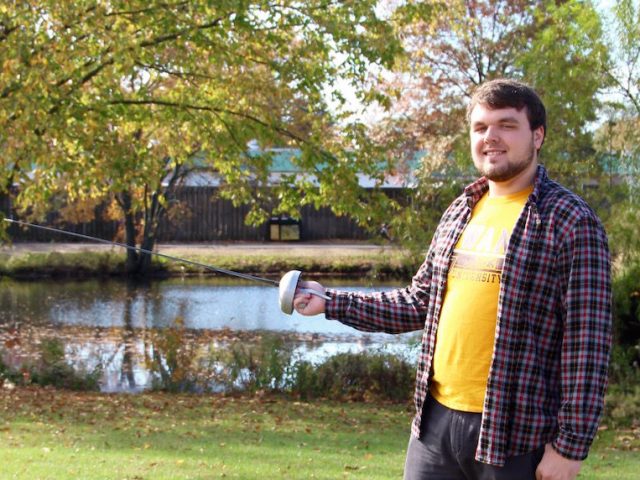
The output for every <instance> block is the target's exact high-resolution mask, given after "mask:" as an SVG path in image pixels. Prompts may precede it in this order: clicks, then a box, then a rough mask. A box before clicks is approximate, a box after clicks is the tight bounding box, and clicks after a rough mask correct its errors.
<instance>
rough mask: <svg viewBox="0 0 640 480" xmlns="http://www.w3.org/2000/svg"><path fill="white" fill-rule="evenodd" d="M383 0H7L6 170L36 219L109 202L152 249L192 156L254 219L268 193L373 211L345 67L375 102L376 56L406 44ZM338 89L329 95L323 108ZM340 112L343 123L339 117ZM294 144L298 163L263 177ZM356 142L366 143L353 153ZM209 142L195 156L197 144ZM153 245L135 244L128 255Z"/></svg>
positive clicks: (287, 203) (0, 8)
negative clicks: (372, 75) (371, 85)
mask: <svg viewBox="0 0 640 480" xmlns="http://www.w3.org/2000/svg"><path fill="white" fill-rule="evenodd" d="M375 4H376V2H375V1H372V0H364V1H359V2H339V1H331V0H329V1H327V0H309V1H304V2H301V1H296V0H283V1H278V2H250V1H249V2H239V1H232V0H219V1H216V2H208V1H198V2H186V1H184V2H183V1H177V2H169V3H166V2H148V1H140V0H134V1H117V0H74V1H71V2H59V1H54V0H33V1H27V2H22V1H9V2H3V3H2V5H0V62H1V66H2V70H1V71H0V162H1V164H0V175H1V180H2V184H1V186H2V187H3V189H4V192H5V193H6V192H7V191H8V187H9V186H11V185H18V186H19V189H20V193H19V195H18V196H17V198H16V199H15V204H16V205H17V206H18V207H21V208H22V209H23V211H24V212H25V213H29V214H31V215H33V216H35V217H36V218H37V217H39V216H41V215H42V214H43V213H45V212H46V211H48V210H50V209H51V208H58V207H60V206H61V204H60V203H59V202H66V203H76V202H78V201H82V202H84V204H85V205H86V204H87V202H89V203H90V202H91V201H98V200H100V201H103V200H104V199H109V198H110V199H112V201H113V202H114V206H115V208H114V209H111V211H117V212H120V213H119V214H118V215H119V216H120V217H121V218H122V221H123V224H124V226H125V232H126V241H127V243H128V244H130V245H134V244H135V242H136V239H137V238H139V239H141V243H142V245H141V246H142V247H143V248H145V249H151V248H153V244H154V241H155V238H154V235H155V232H156V229H157V225H158V222H159V219H160V218H161V217H162V215H164V214H166V211H167V209H168V208H170V205H171V202H170V200H171V190H172V188H174V187H175V186H177V185H178V184H179V183H180V181H181V179H182V178H184V175H186V174H187V173H188V172H190V171H192V170H193V169H194V168H201V167H206V168H208V169H213V170H215V171H217V172H218V174H219V175H220V176H221V178H222V179H223V180H224V182H225V184H226V191H225V195H227V197H228V198H231V199H233V200H234V201H235V202H237V203H251V204H252V206H253V209H252V214H251V217H252V218H251V219H252V220H254V221H260V220H261V219H263V218H264V217H265V216H266V215H267V214H268V213H269V212H268V211H267V210H266V209H265V208H266V207H265V205H268V204H271V203H273V202H275V205H276V208H277V209H279V210H282V211H295V209H296V208H299V206H300V205H301V204H302V203H303V202H314V203H324V204H327V203H328V204H331V205H332V206H334V208H335V210H336V212H338V213H351V214H354V215H356V216H357V217H359V218H362V219H363V221H366V217H367V215H365V211H366V210H367V209H368V208H369V207H368V205H367V202H366V201H364V197H363V196H362V193H361V192H359V190H358V188H357V179H356V178H357V177H356V172H357V171H362V172H367V173H371V174H372V175H374V176H376V175H377V176H380V175H381V173H380V172H379V170H380V169H379V167H378V166H377V165H376V161H375V160H374V159H375V158H379V155H378V153H377V152H375V153H374V149H373V147H372V146H371V145H369V144H368V143H367V139H366V136H365V135H364V130H363V128H362V127H361V126H360V125H359V124H358V123H357V122H349V121H346V119H345V118H346V117H345V118H343V117H342V116H343V115H345V116H346V115H347V114H348V112H347V110H346V108H343V107H344V105H345V99H344V96H343V95H342V93H341V90H340V87H339V85H338V84H337V83H336V82H337V79H342V81H343V82H346V83H348V84H351V85H352V86H353V89H354V91H355V92H356V94H357V95H359V97H360V98H361V99H362V100H363V101H366V99H367V98H368V95H367V91H366V90H365V87H364V85H365V83H364V78H365V76H366V72H367V68H368V67H369V66H370V65H373V64H378V65H381V66H383V65H386V66H389V65H390V62H391V60H392V58H393V56H394V55H395V53H396V52H397V51H398V48H399V47H398V44H397V42H395V40H394V38H395V37H394V34H393V32H392V30H391V28H390V26H389V25H388V24H387V23H386V22H384V21H381V20H380V19H378V17H377V15H376V12H375ZM328 101H331V102H332V104H333V108H332V109H331V110H330V109H329V108H328V105H327V102H328ZM339 122H340V131H339V132H335V131H334V129H333V127H334V126H335V125H336V124H338V123H339ZM252 140H253V141H257V143H258V145H260V147H261V148H262V149H266V148H268V147H270V146H295V147H297V148H300V149H301V151H302V152H303V153H302V155H301V157H300V158H299V159H298V163H299V164H298V167H299V168H300V169H301V171H302V172H303V173H304V174H305V175H301V176H298V177H291V178H285V179H283V180H282V182H281V184H280V186H279V187H278V188H275V189H270V190H265V189H261V188H260V187H261V186H262V185H264V183H265V181H266V178H267V175H268V167H269V165H270V158H269V157H268V156H264V155H263V156H260V155H258V156H256V155H253V156H250V155H247V152H246V150H247V143H248V142H249V141H252ZM354 151H356V152H357V153H358V154H357V155H352V154H349V155H348V154H347V152H354ZM198 153H199V154H200V155H196V154H198ZM148 261H149V259H148V256H144V255H143V256H139V255H138V254H137V253H136V252H135V251H130V252H129V262H128V263H129V268H130V269H131V270H132V271H136V270H144V268H145V267H146V264H147V263H148Z"/></svg>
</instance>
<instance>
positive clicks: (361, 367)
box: [291, 353, 415, 402]
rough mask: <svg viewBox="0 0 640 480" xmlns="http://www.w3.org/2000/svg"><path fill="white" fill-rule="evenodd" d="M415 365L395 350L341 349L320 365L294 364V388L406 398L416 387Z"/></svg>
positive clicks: (305, 393)
mask: <svg viewBox="0 0 640 480" xmlns="http://www.w3.org/2000/svg"><path fill="white" fill-rule="evenodd" d="M414 379H415V368H414V367H413V366H412V365H410V364H409V363H408V362H407V361H405V360H403V359H401V358H400V357H397V356H395V355H392V354H383V353H362V354H355V353H341V354H337V355H334V356H332V357H330V358H328V359H327V360H325V361H324V362H323V363H321V364H320V365H318V366H317V367H313V366H312V365H311V364H310V363H309V362H299V363H297V364H296V365H295V366H294V368H293V375H292V385H291V391H292V393H294V394H297V395H299V396H300V397H302V398H305V399H306V398H310V397H331V398H335V399H349V400H367V399H370V398H375V399H381V400H391V401H399V402H402V401H406V400H407V399H410V398H411V395H412V392H413V389H414Z"/></svg>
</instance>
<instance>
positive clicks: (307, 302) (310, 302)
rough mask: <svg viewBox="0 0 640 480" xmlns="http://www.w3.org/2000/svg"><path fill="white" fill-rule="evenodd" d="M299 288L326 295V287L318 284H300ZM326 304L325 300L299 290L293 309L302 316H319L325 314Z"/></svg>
mask: <svg viewBox="0 0 640 480" xmlns="http://www.w3.org/2000/svg"><path fill="white" fill-rule="evenodd" d="M298 287H300V288H310V289H313V290H317V291H319V292H322V293H324V287H323V286H322V285H321V284H319V283H318V282H300V283H298ZM325 302H326V301H325V299H324V298H320V297H317V296H315V295H311V294H310V293H304V292H300V291H299V290H297V291H296V295H295V296H294V297H293V308H294V309H295V311H296V312H298V313H300V314H301V315H307V316H310V315H318V314H319V313H324V307H325Z"/></svg>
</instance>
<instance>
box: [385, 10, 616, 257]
mask: <svg viewBox="0 0 640 480" xmlns="http://www.w3.org/2000/svg"><path fill="white" fill-rule="evenodd" d="M393 21H394V26H395V27H396V28H397V29H398V32H399V36H400V37H401V39H402V41H403V46H404V49H405V55H404V56H403V57H401V60H400V61H399V62H397V63H396V67H395V69H394V70H393V72H383V74H382V75H381V76H380V78H381V80H382V82H383V84H384V89H385V91H386V92H387V93H388V94H389V95H390V96H391V97H392V98H394V99H395V100H394V101H393V102H392V104H391V107H390V108H389V111H388V115H387V116H386V117H385V119H384V120H383V121H382V122H380V124H379V125H377V126H376V135H377V138H379V139H381V141H383V142H391V143H393V144H394V145H395V146H396V149H395V154H396V156H397V157H398V158H400V159H402V158H411V152H413V151H415V150H422V151H423V152H425V155H424V156H423V157H422V158H423V161H422V163H421V164H420V166H419V170H418V185H417V187H418V188H417V190H416V194H415V196H414V202H413V204H412V205H411V208H410V209H408V210H405V212H404V214H403V215H398V216H396V220H395V223H396V230H397V231H398V232H399V235H401V236H404V237H406V238H414V239H415V242H416V244H422V245H425V244H426V243H425V242H427V241H428V237H429V236H430V234H431V231H432V229H433V227H434V225H435V223H436V222H437V220H438V218H437V216H435V215H433V213H432V211H433V208H434V205H437V207H436V209H437V208H440V206H441V205H442V204H446V203H447V201H448V199H449V198H451V196H453V195H454V194H455V193H459V191H460V186H461V184H462V183H465V182H466V181H468V179H469V178H470V177H471V176H473V175H474V173H475V172H474V170H473V168H472V166H471V161H470V155H469V152H468V151H469V146H468V140H467V137H468V127H467V121H466V106H467V104H468V102H469V99H470V97H471V95H472V93H473V90H474V89H475V87H477V86H478V85H480V84H481V83H483V82H485V81H487V80H491V79H494V78H500V77H509V78H517V79H522V80H524V81H526V82H528V83H529V84H531V85H532V86H533V87H535V88H536V89H537V90H538V91H539V92H540V94H541V96H542V97H543V99H544V101H545V104H546V105H547V109H548V115H549V119H548V132H547V138H546V140H545V145H544V148H543V152H542V162H543V163H545V165H546V166H547V167H548V168H549V169H550V170H552V171H553V173H554V174H559V175H562V176H563V177H565V178H566V179H567V181H569V183H571V181H572V180H573V179H574V178H575V177H579V176H580V175H583V174H584V170H585V169H589V168H591V167H592V163H593V162H592V161H591V158H592V157H591V154H592V152H593V149H592V147H591V138H590V134H589V132H588V129H587V126H588V125H589V122H592V121H593V120H594V119H595V116H596V112H597V107H598V102H597V99H596V93H597V92H598V91H599V89H600V88H601V86H602V76H601V75H600V72H601V70H602V65H603V64H604V63H605V62H606V60H607V55H606V48H605V47H604V44H603V40H602V31H601V24H600V19H599V17H598V14H597V13H596V11H595V9H594V8H593V5H592V4H591V3H590V2H583V1H573V0H568V1H562V2H556V1H549V0H534V1H531V0H515V1H511V0H509V1H506V0H473V1H472V0H453V1H448V2H439V1H425V2H418V3H415V4H411V3H410V4H407V5H403V6H400V7H398V8H397V9H396V10H395V15H394V17H393ZM578 163H583V164H584V163H586V164H587V165H586V166H585V167H584V168H583V169H582V170H580V168H576V167H577V165H578ZM441 197H445V198H441ZM418 212H419V213H418ZM416 225H420V226H419V227H418V228H416ZM418 231H426V232H427V233H426V235H424V236H423V237H419V236H416V234H417V232H418Z"/></svg>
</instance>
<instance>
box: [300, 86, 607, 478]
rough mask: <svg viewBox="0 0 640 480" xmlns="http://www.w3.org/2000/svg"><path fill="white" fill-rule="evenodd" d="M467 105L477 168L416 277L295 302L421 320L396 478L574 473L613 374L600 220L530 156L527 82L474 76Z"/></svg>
mask: <svg viewBox="0 0 640 480" xmlns="http://www.w3.org/2000/svg"><path fill="white" fill-rule="evenodd" d="M468 119H469V126H470V140H471V155H472V157H473V162H474V164H475V166H476V168H477V169H478V170H479V172H480V173H481V174H482V178H480V179H479V180H477V181H476V182H474V183H473V184H471V185H469V186H468V187H467V188H466V189H465V190H464V193H463V194H462V195H461V196H460V197H458V198H457V199H456V200H455V201H454V202H453V203H452V204H451V205H450V206H449V208H448V209H447V211H446V212H445V213H444V215H443V217H442V219H441V221H440V224H439V225H438V228H437V229H436V232H435V234H434V237H433V240H432V242H431V245H430V247H429V250H428V253H427V256H426V259H425V261H424V263H423V264H422V266H421V267H420V269H419V270H418V272H417V274H416V275H415V277H414V278H413V280H412V283H411V285H410V286H409V287H407V288H404V289H397V290H394V291H391V292H377V293H372V294H362V293H354V292H351V293H349V292H342V291H336V290H331V289H327V290H326V293H327V294H328V295H329V296H330V297H331V300H328V301H325V300H323V299H320V298H318V297H316V296H311V295H309V294H304V293H298V294H296V297H295V299H294V307H295V308H296V310H297V311H298V312H299V313H301V314H303V315H315V314H318V313H322V312H324V313H326V316H327V318H330V319H337V320H340V321H341V322H343V323H345V324H347V325H351V326H353V327H355V328H357V329H360V330H365V331H384V332H390V333H400V332H406V331H411V330H417V329H424V333H423V342H422V343H423V345H422V353H421V355H420V358H419V362H418V372H417V377H416V393H415V406H416V415H415V418H414V421H413V424H412V435H411V438H410V441H409V446H408V450H407V459H406V465H405V479H407V480H409V479H411V480H414V479H416V480H417V479H447V480H449V479H489V478H491V479H514V480H516V479H517V480H520V479H526V478H536V479H573V478H575V477H576V476H577V474H578V471H579V469H580V463H581V461H582V460H583V459H584V458H586V456H587V453H588V450H589V447H590V445H591V442H592V441H593V438H594V436H595V434H596V431H597V426H598V422H599V420H600V416H601V413H602V406H603V396H604V391H605V388H606V382H607V371H608V361H609V349H610V341H611V280H610V260H609V253H608V247H607V239H606V235H605V233H604V230H603V228H602V225H601V224H600V221H599V220H598V219H597V217H596V215H595V214H594V213H593V211H592V210H591V209H590V208H589V207H588V206H587V205H586V203H585V202H584V201H583V200H582V199H580V198H579V197H578V196H576V195H575V194H573V193H571V192H570V191H568V190H567V189H565V188H564V187H562V186H560V185H559V184H557V183H556V182H553V181H552V180H550V179H549V178H548V176H547V173H546V170H545V169H544V167H543V166H542V165H539V163H538V154H539V151H540V148H541V147H542V143H543V141H544V138H545V134H546V112H545V108H544V105H543V104H542V101H541V100H540V98H539V97H538V95H537V94H536V93H535V92H534V91H533V90H532V89H531V88H529V87H528V86H526V85H524V84H522V83H520V82H516V81H511V80H494V81H491V82H488V83H486V84H484V85H481V86H480V87H479V88H478V89H477V90H476V92H475V93H474V95H473V98H472V100H471V103H470V105H469V108H468ZM304 285H305V286H307V287H310V288H315V289H318V290H321V291H325V289H324V288H323V287H322V285H320V284H319V283H317V282H304Z"/></svg>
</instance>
